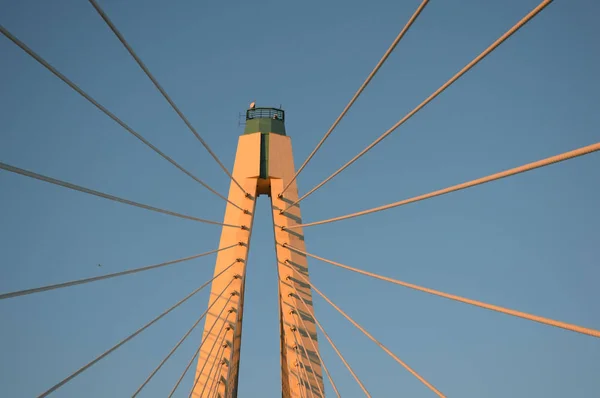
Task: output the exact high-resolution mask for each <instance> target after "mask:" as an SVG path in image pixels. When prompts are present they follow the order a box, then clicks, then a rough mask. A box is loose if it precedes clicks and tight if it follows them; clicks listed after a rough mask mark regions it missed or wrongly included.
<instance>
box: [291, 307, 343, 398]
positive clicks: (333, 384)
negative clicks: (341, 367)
mask: <svg viewBox="0 0 600 398" xmlns="http://www.w3.org/2000/svg"><path fill="white" fill-rule="evenodd" d="M298 296H299V295H298ZM289 305H290V307H292V308H293V309H294V314H295V315H296V318H297V319H299V320H300V323H302V327H303V328H304V330H305V331H306V334H308V336H309V341H310V344H311V346H312V349H313V351H314V352H315V354H317V357H318V358H319V362H320V363H321V365H322V366H323V370H324V371H325V374H326V375H327V378H328V379H329V383H331V387H333V391H334V392H335V395H337V397H338V398H341V397H340V392H339V391H338V389H337V386H336V385H335V383H334V382H333V378H332V377H331V374H330V373H329V370H328V369H327V366H326V365H325V361H323V358H321V354H320V353H319V350H318V349H317V346H316V345H315V342H314V341H313V339H312V338H311V336H310V332H309V331H308V328H307V327H306V323H305V322H304V319H302V317H301V316H300V315H299V311H300V310H299V309H298V307H295V306H292V305H291V304H289ZM311 318H313V320H314V316H312V315H311Z"/></svg>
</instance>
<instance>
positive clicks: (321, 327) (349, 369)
mask: <svg viewBox="0 0 600 398" xmlns="http://www.w3.org/2000/svg"><path fill="white" fill-rule="evenodd" d="M284 247H285V246H284ZM298 275H300V273H298ZM288 278H289V277H288ZM305 279H306V278H305ZM298 298H299V299H300V301H302V304H304V306H305V307H306V308H308V305H307V304H306V301H304V298H302V296H301V295H300V294H298ZM312 317H313V320H314V321H315V324H316V325H317V326H318V327H319V329H320V330H321V333H323V336H325V338H326V339H327V341H328V342H329V344H331V347H332V348H333V350H334V351H335V353H336V354H337V355H338V357H340V359H341V360H342V362H343V363H344V365H345V366H346V369H348V371H349V372H350V374H351V375H352V377H353V378H354V380H356V382H357V383H358V385H359V386H360V389H361V390H363V392H364V393H365V395H366V396H367V397H368V398H371V394H369V391H367V388H366V387H365V385H364V384H363V383H362V382H361V381H360V379H359V378H358V376H357V375H356V373H354V370H352V367H351V366H350V364H349V363H348V362H347V361H346V359H345V358H344V356H343V355H342V353H341V352H340V350H338V348H337V346H336V345H335V343H334V342H333V340H331V338H330V337H329V335H328V334H327V332H326V331H325V329H324V328H323V326H322V325H321V322H319V320H318V319H317V317H316V315H315V314H312Z"/></svg>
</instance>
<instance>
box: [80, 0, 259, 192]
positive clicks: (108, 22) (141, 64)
mask: <svg viewBox="0 0 600 398" xmlns="http://www.w3.org/2000/svg"><path fill="white" fill-rule="evenodd" d="M89 2H90V4H91V5H92V6H93V7H94V8H95V9H96V11H97V12H98V14H99V15H100V17H101V18H102V19H103V20H104V22H106V25H108V27H109V28H110V30H112V31H113V33H114V34H115V36H117V38H118V39H119V41H120V42H121V43H122V44H123V46H124V47H125V49H126V50H127V51H128V52H129V54H130V55H131V56H132V57H133V59H134V60H135V62H137V64H138V65H139V67H140V68H142V70H143V71H144V73H145V74H146V76H148V78H149V79H150V80H151V81H152V83H153V84H154V86H155V87H156V88H157V89H158V91H160V93H161V94H162V96H163V97H164V98H165V99H166V100H167V102H168V103H169V105H171V108H173V110H174V111H175V112H176V113H177V115H178V116H179V117H180V118H181V120H183V122H184V123H185V125H186V126H187V127H188V129H189V130H190V131H191V132H192V133H193V134H194V135H195V136H196V138H197V139H198V141H200V143H201V144H202V146H204V148H206V150H207V151H208V153H209V154H210V155H211V156H212V157H213V159H214V160H215V161H216V162H217V163H218V164H219V166H220V167H221V169H223V171H224V172H225V173H226V174H227V176H229V178H230V179H231V181H233V182H234V183H235V185H237V186H238V187H239V188H240V189H241V190H242V192H244V194H246V195H247V194H248V193H247V192H246V191H245V190H244V188H242V186H241V185H240V184H239V183H238V182H237V180H236V179H235V178H234V177H233V175H231V173H230V172H229V170H227V168H226V167H225V166H224V165H223V163H222V162H221V160H219V158H218V157H217V155H216V154H215V153H214V152H213V151H212V149H211V148H210V146H209V145H208V143H207V142H206V141H204V139H203V138H202V137H201V136H200V134H198V132H197V131H196V129H195V128H194V126H192V124H191V123H190V122H189V120H188V119H187V117H185V115H184V114H183V112H181V110H180V109H179V108H178V107H177V105H175V102H173V100H172V99H171V97H170V96H169V95H168V94H167V92H166V91H165V90H164V89H163V87H162V86H161V85H160V83H159V82H158V80H156V78H155V77H154V75H153V74H152V73H150V70H149V69H148V68H147V67H146V65H145V64H144V62H142V60H141V59H140V57H139V56H138V55H137V54H136V53H135V51H133V48H132V47H131V45H130V44H129V43H128V42H127V40H125V37H124V36H123V34H122V33H121V32H120V31H119V30H118V29H117V27H116V26H115V24H114V23H113V22H112V21H111V20H110V18H109V17H108V15H107V14H106V12H104V10H103V9H102V8H101V7H100V5H99V4H98V2H97V1H96V0H89ZM230 203H231V202H230Z"/></svg>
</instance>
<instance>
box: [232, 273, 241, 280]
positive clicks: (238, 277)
mask: <svg viewBox="0 0 600 398" xmlns="http://www.w3.org/2000/svg"><path fill="white" fill-rule="evenodd" d="M233 279H242V276H241V275H240V274H235V275H234V276H233Z"/></svg>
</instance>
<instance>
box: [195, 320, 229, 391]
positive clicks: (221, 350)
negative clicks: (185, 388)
mask: <svg viewBox="0 0 600 398" xmlns="http://www.w3.org/2000/svg"><path fill="white" fill-rule="evenodd" d="M227 330H228V329H226V330H225V334H224V335H223V338H222V339H221V343H219V348H218V349H217V353H216V354H215V360H214V361H213V363H212V365H211V366H210V369H209V370H208V374H207V375H206V382H205V383H204V385H203V386H202V391H200V396H201V397H202V396H203V395H204V391H205V390H206V386H208V385H209V380H211V376H212V374H213V369H215V370H216V371H217V372H218V371H219V370H220V368H221V361H222V360H223V353H224V352H225V347H227V345H226V341H225V339H226V337H227ZM216 342H217V341H216V340H215V343H216ZM213 348H214V344H213ZM211 353H212V350H211ZM209 357H210V354H209ZM217 363H219V366H217V367H216V368H215V365H216V364H217ZM217 374H218V373H216V374H215V376H214V377H216V375H217ZM198 380H200V375H199V376H198V379H197V380H196V383H198ZM196 383H194V387H195V386H196ZM214 384H215V379H214V378H213V379H212V380H211V381H210V388H209V389H208V393H209V395H210V391H211V390H212V387H213V385H214ZM193 393H194V389H193V388H192V391H190V394H189V395H188V398H191V397H192V394H193Z"/></svg>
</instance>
